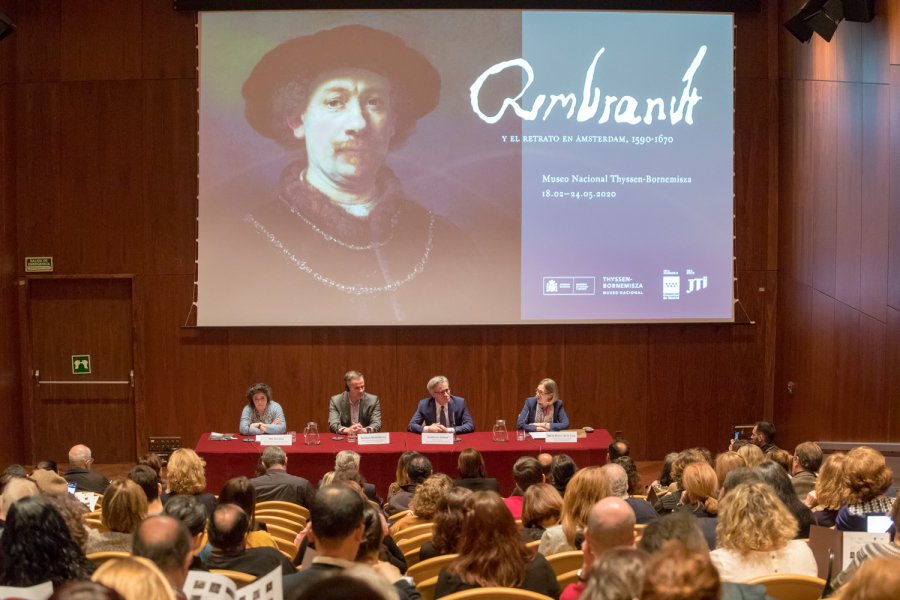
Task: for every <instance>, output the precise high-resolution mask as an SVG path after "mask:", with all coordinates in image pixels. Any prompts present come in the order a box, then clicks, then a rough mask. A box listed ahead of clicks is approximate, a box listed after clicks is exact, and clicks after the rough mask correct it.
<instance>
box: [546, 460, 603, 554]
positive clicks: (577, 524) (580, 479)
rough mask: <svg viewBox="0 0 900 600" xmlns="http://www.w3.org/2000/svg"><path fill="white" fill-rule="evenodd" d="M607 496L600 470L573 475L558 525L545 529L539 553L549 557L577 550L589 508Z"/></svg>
mask: <svg viewBox="0 0 900 600" xmlns="http://www.w3.org/2000/svg"><path fill="white" fill-rule="evenodd" d="M607 496H612V488H611V487H610V485H609V481H607V479H606V477H605V476H604V475H603V471H602V470H601V469H600V467H596V466H593V467H585V468H584V469H581V470H579V471H578V472H577V473H575V476H574V477H572V480H571V481H569V486H568V488H566V495H565V497H564V498H563V508H562V516H561V517H560V523H559V525H553V526H552V527H549V528H547V530H546V531H545V532H544V534H543V535H542V536H541V543H540V545H539V546H538V552H540V553H541V554H543V555H544V556H549V555H551V554H555V553H557V552H566V551H567V550H579V549H580V548H581V541H582V540H583V539H584V533H583V532H584V528H585V527H587V520H588V514H590V512H591V507H592V506H594V505H595V504H596V503H597V502H599V501H600V500H602V499H603V498H606V497H607Z"/></svg>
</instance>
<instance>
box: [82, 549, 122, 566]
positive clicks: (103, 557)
mask: <svg viewBox="0 0 900 600" xmlns="http://www.w3.org/2000/svg"><path fill="white" fill-rule="evenodd" d="M129 556H131V554H129V553H128V552H122V551H117V550H106V551H103V552H91V553H90V554H88V555H87V559H88V560H89V561H91V562H92V563H94V564H95V565H97V566H98V567H99V566H100V565H102V564H103V563H105V562H106V561H108V560H110V559H112V558H127V557H129Z"/></svg>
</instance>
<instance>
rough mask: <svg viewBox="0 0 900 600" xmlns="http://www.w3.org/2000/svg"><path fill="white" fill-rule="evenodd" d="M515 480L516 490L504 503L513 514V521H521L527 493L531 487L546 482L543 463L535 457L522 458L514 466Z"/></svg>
mask: <svg viewBox="0 0 900 600" xmlns="http://www.w3.org/2000/svg"><path fill="white" fill-rule="evenodd" d="M513 479H514V480H515V482H516V489H514V490H513V492H512V494H511V495H510V496H509V497H507V498H504V499H503V502H504V504H506V506H507V508H509V512H511V513H512V516H513V519H521V518H522V499H523V497H524V494H525V492H526V491H527V490H528V488H529V487H530V486H532V485H535V484H537V483H542V482H543V480H544V474H543V473H542V472H541V463H540V462H538V459H536V458H534V457H533V456H520V457H519V458H518V459H517V460H516V462H515V464H513Z"/></svg>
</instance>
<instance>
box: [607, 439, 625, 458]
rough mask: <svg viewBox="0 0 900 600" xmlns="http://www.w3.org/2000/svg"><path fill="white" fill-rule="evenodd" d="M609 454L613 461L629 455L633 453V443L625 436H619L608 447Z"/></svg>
mask: <svg viewBox="0 0 900 600" xmlns="http://www.w3.org/2000/svg"><path fill="white" fill-rule="evenodd" d="M606 451H607V453H608V454H609V460H610V461H613V460H616V459H617V458H619V457H620V456H629V455H630V454H631V444H629V443H628V440H626V439H625V438H617V439H616V440H615V441H614V442H613V443H611V444H610V445H609V447H608V448H607V449H606Z"/></svg>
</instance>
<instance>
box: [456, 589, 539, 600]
mask: <svg viewBox="0 0 900 600" xmlns="http://www.w3.org/2000/svg"><path fill="white" fill-rule="evenodd" d="M474 598H480V599H482V600H523V599H526V598H527V599H530V600H551V599H550V596H545V595H544V594H538V593H537V592H531V591H528V590H520V589H517V588H508V587H483V588H473V589H471V590H463V591H461V592H456V593H455V594H450V595H449V596H444V599H445V600H471V599H474Z"/></svg>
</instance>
